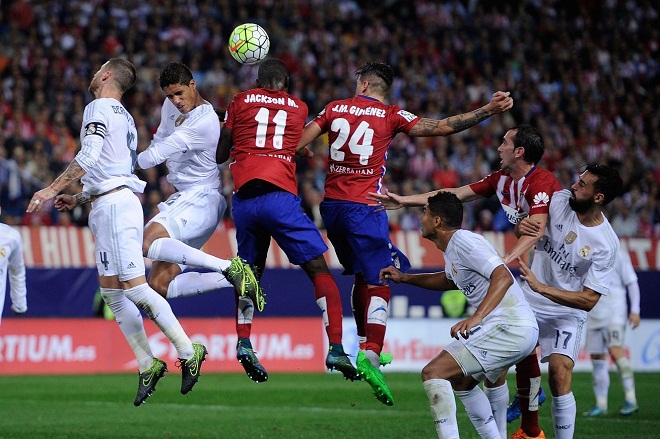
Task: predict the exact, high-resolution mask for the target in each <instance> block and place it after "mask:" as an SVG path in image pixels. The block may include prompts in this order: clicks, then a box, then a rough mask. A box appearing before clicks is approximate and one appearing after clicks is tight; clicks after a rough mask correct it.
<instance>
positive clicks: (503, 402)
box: [484, 381, 509, 438]
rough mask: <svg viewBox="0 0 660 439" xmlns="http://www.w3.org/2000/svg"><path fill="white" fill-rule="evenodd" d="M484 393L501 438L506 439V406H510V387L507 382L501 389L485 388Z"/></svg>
mask: <svg viewBox="0 0 660 439" xmlns="http://www.w3.org/2000/svg"><path fill="white" fill-rule="evenodd" d="M484 393H485V394H486V397H487V398H488V401H489V402H490V409H491V410H492V412H493V416H494V417H495V423H496V424H497V429H498V430H499V432H500V436H501V437H502V438H506V437H507V436H506V406H507V405H508V404H509V387H508V386H507V385H506V381H505V382H504V384H503V385H501V386H499V387H486V386H484Z"/></svg>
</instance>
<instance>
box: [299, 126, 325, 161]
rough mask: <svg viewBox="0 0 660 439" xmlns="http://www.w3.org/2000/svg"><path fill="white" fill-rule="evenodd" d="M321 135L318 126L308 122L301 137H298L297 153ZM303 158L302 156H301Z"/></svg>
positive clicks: (321, 132)
mask: <svg viewBox="0 0 660 439" xmlns="http://www.w3.org/2000/svg"><path fill="white" fill-rule="evenodd" d="M321 134H323V131H322V130H321V127H320V126H319V124H317V123H316V122H314V121H313V120H312V121H310V122H309V123H308V124H307V125H305V128H304V129H303V132H302V136H301V137H300V142H298V151H299V152H300V150H302V149H304V148H305V147H306V146H307V145H309V144H310V143H312V142H313V141H314V140H315V139H316V138H317V137H318V136H320V135H321ZM303 157H304V155H303Z"/></svg>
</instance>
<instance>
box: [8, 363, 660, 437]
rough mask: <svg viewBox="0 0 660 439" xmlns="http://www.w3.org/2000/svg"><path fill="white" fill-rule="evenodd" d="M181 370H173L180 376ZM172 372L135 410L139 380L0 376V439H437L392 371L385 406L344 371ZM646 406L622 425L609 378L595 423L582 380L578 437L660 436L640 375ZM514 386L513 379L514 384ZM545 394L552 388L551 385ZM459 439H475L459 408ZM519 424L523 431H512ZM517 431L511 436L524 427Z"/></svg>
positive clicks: (415, 380) (578, 381)
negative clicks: (184, 387)
mask: <svg viewBox="0 0 660 439" xmlns="http://www.w3.org/2000/svg"><path fill="white" fill-rule="evenodd" d="M172 369H174V368H172ZM177 372H178V371H177V370H176V369H174V370H171V371H170V372H169V373H167V374H166V375H165V377H164V378H163V380H162V381H160V382H159V384H158V388H157V391H156V392H155V393H154V395H153V396H152V397H150V398H149V399H148V400H147V403H146V404H144V405H142V406H140V407H137V408H136V407H134V406H133V398H134V397H135V390H136V388H137V373H136V374H135V375H81V376H4V377H0V382H1V383H2V385H1V391H0V415H1V421H0V438H7V439H15V438H113V439H117V438H158V439H163V438H186V439H192V438H205V439H208V438H238V439H240V438H250V439H256V438H269V439H270V438H273V439H277V438H287V439H289V438H310V439H311V438H314V439H316V438H321V439H335V438H336V439H344V438H359V439H365V438H379V439H389V438H392V439H394V438H401V439H408V438H434V437H436V433H435V429H434V427H433V422H432V421H431V416H430V411H429V408H428V400H427V398H426V395H425V393H424V390H423V388H422V384H421V380H420V377H419V374H417V373H387V369H385V377H386V379H387V381H388V383H389V385H390V388H391V389H392V392H393V394H394V397H395V404H394V406H393V407H387V406H384V405H381V404H380V403H379V402H378V401H377V400H376V399H375V398H374V397H373V394H372V392H371V388H370V387H369V386H368V385H367V384H366V383H351V382H349V381H344V379H343V378H342V376H341V374H339V373H331V374H330V373H327V374H272V375H271V377H270V378H269V381H268V382H266V383H260V384H256V383H253V382H252V381H250V380H249V378H247V377H246V376H245V375H239V374H204V373H202V376H201V378H200V381H199V383H197V386H196V387H195V389H194V390H193V391H192V392H191V393H189V394H188V395H186V396H183V395H181V394H180V393H179V386H180V385H181V382H180V375H179V374H178V373H177ZM635 378H636V384H637V395H638V400H639V404H640V406H641V410H640V412H638V413H637V414H635V415H633V416H630V417H627V418H622V417H620V416H618V414H617V411H618V408H619V406H620V404H621V402H622V399H623V396H622V391H621V385H620V382H619V381H618V376H617V375H616V374H614V373H612V374H611V379H612V385H611V388H610V414H609V415H607V416H605V417H602V418H597V419H588V418H584V417H582V416H581V413H582V412H584V411H585V410H587V409H588V408H590V407H591V406H592V404H593V401H594V399H593V394H592V391H591V375H590V374H588V373H578V374H575V377H574V382H573V391H574V393H575V395H576V399H577V404H578V418H577V428H576V432H575V437H576V438H628V437H634V438H637V439H643V438H649V439H651V438H653V439H657V438H660V403H658V402H657V399H656V398H657V396H658V395H660V374H657V373H656V374H651V373H638V374H636V376H635ZM514 382H515V378H514V376H513V375H509V386H510V387H511V386H512V385H513V383H514ZM543 382H544V385H545V386H546V390H547V381H546V379H545V377H544V378H543ZM457 407H458V421H459V429H460V433H461V438H476V437H477V434H476V432H475V430H474V428H473V427H472V425H471V424H470V421H469V420H468V419H467V416H466V415H465V410H464V409H463V406H462V404H460V402H458V403H457ZM540 419H541V427H542V428H543V429H544V430H545V432H546V436H547V437H548V438H551V437H554V434H553V432H552V424H551V419H550V401H549V400H548V401H546V403H545V404H544V405H543V406H542V407H541V410H540ZM514 424H515V427H514ZM514 424H511V425H509V434H510V433H512V432H513V431H514V428H517V427H518V425H519V424H518V423H517V422H516V423H514Z"/></svg>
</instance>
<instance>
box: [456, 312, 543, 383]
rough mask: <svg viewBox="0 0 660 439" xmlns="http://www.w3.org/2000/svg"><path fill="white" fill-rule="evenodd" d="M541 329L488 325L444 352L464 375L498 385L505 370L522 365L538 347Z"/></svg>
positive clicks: (479, 327) (476, 329)
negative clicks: (523, 360)
mask: <svg viewBox="0 0 660 439" xmlns="http://www.w3.org/2000/svg"><path fill="white" fill-rule="evenodd" d="M538 336H539V330H538V329H536V328H535V327H533V326H512V325H507V324H504V323H494V324H485V325H481V326H477V327H476V328H474V329H472V332H471V333H470V337H469V338H468V339H467V340H465V339H463V338H461V339H460V340H456V341H454V342H452V343H450V344H449V346H447V348H446V349H445V350H446V351H447V352H448V353H449V354H450V355H451V356H452V357H454V359H455V360H456V362H457V363H458V365H459V366H460V367H461V369H462V370H463V373H464V374H465V376H468V375H470V376H472V377H473V378H474V379H476V380H477V381H479V382H481V381H483V380H484V379H488V380H489V381H491V382H495V381H496V380H497V378H498V377H499V376H500V375H501V374H502V372H503V371H505V370H507V369H508V368H509V367H511V366H512V365H514V364H517V363H518V362H520V361H521V360H522V359H523V358H525V357H526V356H528V355H529V354H530V353H531V352H532V351H533V350H534V348H535V347H536V342H537V340H538Z"/></svg>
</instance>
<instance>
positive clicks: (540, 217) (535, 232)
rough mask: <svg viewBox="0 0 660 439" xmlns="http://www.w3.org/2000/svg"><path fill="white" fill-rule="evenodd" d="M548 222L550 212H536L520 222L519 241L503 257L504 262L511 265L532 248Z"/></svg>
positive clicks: (517, 228)
mask: <svg viewBox="0 0 660 439" xmlns="http://www.w3.org/2000/svg"><path fill="white" fill-rule="evenodd" d="M547 222H548V214H535V215H532V216H530V217H527V218H525V219H523V220H522V221H521V222H519V223H518V225H517V226H516V230H517V231H518V232H519V233H520V234H519V236H518V241H516V244H515V245H514V246H513V248H512V249H511V250H510V251H509V252H508V253H507V254H505V255H504V257H503V258H502V259H504V263H505V264H507V265H509V264H510V263H511V262H513V261H515V260H517V259H518V258H519V257H521V256H522V255H524V254H525V253H526V252H527V250H529V249H530V248H532V246H534V244H536V243H537V241H538V240H539V239H541V236H543V234H544V233H545V226H546V224H547ZM523 223H524V224H523Z"/></svg>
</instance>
